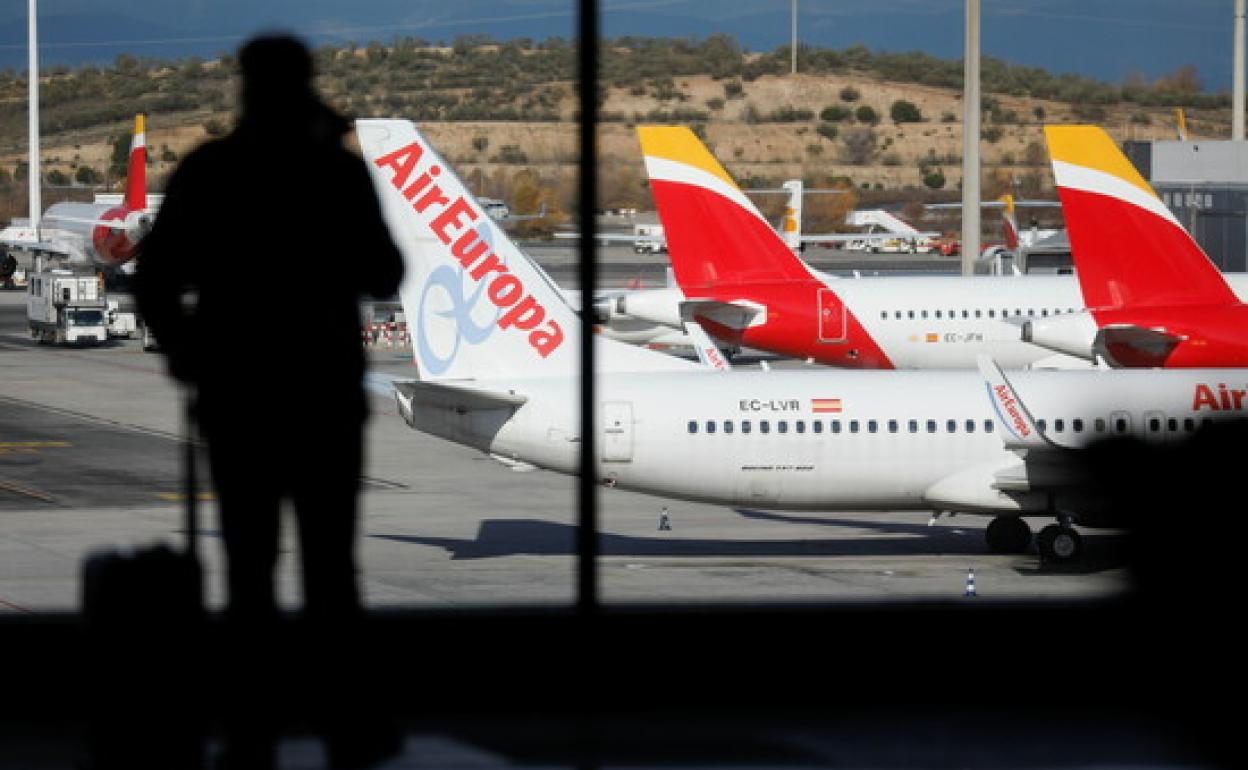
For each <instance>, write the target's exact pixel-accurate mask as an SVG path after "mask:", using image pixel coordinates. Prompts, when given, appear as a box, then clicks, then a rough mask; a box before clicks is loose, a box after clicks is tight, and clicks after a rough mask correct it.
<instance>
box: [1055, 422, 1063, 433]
mask: <svg viewBox="0 0 1248 770" xmlns="http://www.w3.org/2000/svg"><path fill="white" fill-rule="evenodd" d="M1064 430H1066V421H1065V420H1054V421H1053V432H1054V433H1061V432H1062V431H1064Z"/></svg>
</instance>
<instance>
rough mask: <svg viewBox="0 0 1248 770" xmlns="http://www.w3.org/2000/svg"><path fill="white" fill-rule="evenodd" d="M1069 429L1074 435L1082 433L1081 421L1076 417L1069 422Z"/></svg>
mask: <svg viewBox="0 0 1248 770" xmlns="http://www.w3.org/2000/svg"><path fill="white" fill-rule="evenodd" d="M1070 429H1071V430H1073V431H1074V432H1075V433H1083V420H1080V419H1079V418H1078V417H1076V418H1075V419H1073V420H1071V421H1070Z"/></svg>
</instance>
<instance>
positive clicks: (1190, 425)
mask: <svg viewBox="0 0 1248 770" xmlns="http://www.w3.org/2000/svg"><path fill="white" fill-rule="evenodd" d="M1183 430H1185V431H1188V432H1191V431H1194V430H1196V421H1195V420H1193V419H1192V418H1191V417H1186V418H1184V419H1183Z"/></svg>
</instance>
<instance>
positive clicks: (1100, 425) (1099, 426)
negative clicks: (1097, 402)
mask: <svg viewBox="0 0 1248 770" xmlns="http://www.w3.org/2000/svg"><path fill="white" fill-rule="evenodd" d="M1094 425H1095V426H1096V432H1097V433H1104V432H1105V421H1104V420H1102V419H1101V418H1100V417H1097V418H1096V422H1095V423H1094Z"/></svg>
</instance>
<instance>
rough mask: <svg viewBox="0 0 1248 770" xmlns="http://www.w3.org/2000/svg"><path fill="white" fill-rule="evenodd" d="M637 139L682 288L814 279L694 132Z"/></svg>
mask: <svg viewBox="0 0 1248 770" xmlns="http://www.w3.org/2000/svg"><path fill="white" fill-rule="evenodd" d="M637 134H638V136H639V138H640V139H641V150H642V154H643V155H644V156H645V160H646V172H647V173H648V174H649V176H650V189H651V191H652V192H653V194H654V202H655V206H656V207H657V208H658V211H659V218H660V219H661V220H662V221H663V232H664V235H665V236H666V237H667V250H668V253H669V254H670V256H671V260H672V267H673V269H674V270H675V273H676V279H677V281H678V282H679V283H680V285H681V287H682V288H684V289H685V290H686V291H688V290H697V289H700V288H704V287H710V286H713V285H716V284H723V283H736V282H751V281H779V280H797V279H805V278H810V276H811V273H810V270H809V269H808V268H807V267H806V265H805V264H804V263H803V262H802V261H801V260H800V259H798V258H797V257H796V256H795V255H794V254H793V251H792V249H790V248H789V246H788V245H786V243H785V240H784V239H782V238H781V237H780V236H779V235H778V234H777V233H776V231H775V230H774V229H772V227H771V224H770V223H769V222H768V221H767V219H766V218H765V217H764V216H763V215H762V214H761V213H760V212H759V211H758V208H757V207H755V205H754V203H753V202H751V201H750V199H749V198H747V197H746V196H745V193H743V192H742V191H741V189H740V188H739V187H738V186H737V184H736V182H734V181H733V180H732V177H730V176H729V175H728V172H727V171H725V170H724V168H723V166H721V165H720V164H719V161H717V160H716V159H715V157H714V156H713V155H711V153H710V151H709V150H707V149H706V146H705V145H704V144H703V143H702V142H701V140H699V139H698V137H697V136H696V135H695V134H694V133H693V132H692V131H690V130H689V129H688V128H685V127H683V126H639V127H638V128H637ZM798 237H800V233H799V235H798Z"/></svg>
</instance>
